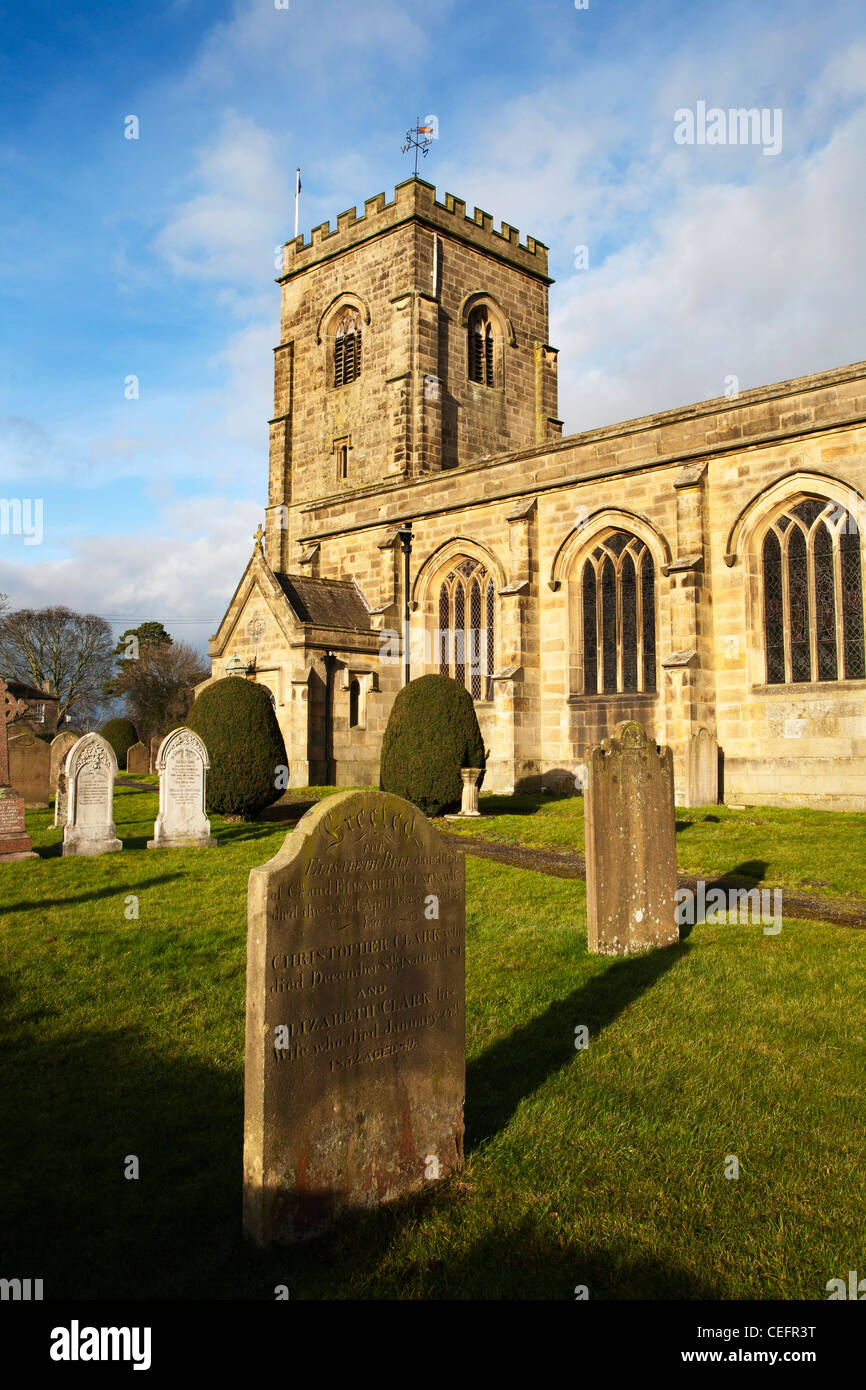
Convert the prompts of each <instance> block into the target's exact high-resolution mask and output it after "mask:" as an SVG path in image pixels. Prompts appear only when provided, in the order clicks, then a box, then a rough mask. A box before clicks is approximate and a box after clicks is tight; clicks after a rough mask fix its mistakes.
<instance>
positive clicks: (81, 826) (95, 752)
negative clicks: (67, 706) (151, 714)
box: [63, 733, 123, 856]
mask: <svg viewBox="0 0 866 1390" xmlns="http://www.w3.org/2000/svg"><path fill="white" fill-rule="evenodd" d="M116 776H117V758H116V757H115V756H114V749H113V748H112V747H111V744H110V743H107V742H106V740H105V739H104V738H103V737H102V735H101V734H96V733H93V734H84V735H83V737H82V738H80V739H79V740H78V742H77V743H76V745H75V747H74V748H70V750H69V752H68V754H67V756H66V796H67V810H66V824H65V825H64V827H63V853H64V854H84V855H88V856H94V855H97V854H111V853H112V852H113V851H115V850H119V849H123V845H122V844H121V842H120V840H118V838H117V834H116V832H115V828H114V779H115V777H116Z"/></svg>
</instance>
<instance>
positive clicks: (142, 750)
mask: <svg viewBox="0 0 866 1390" xmlns="http://www.w3.org/2000/svg"><path fill="white" fill-rule="evenodd" d="M126 770H127V772H130V773H132V775H133V777H141V776H143V775H146V774H147V773H149V772H150V750H149V749H148V746H147V744H146V743H133V744H132V746H131V747H130V748H128V749H127V750H126Z"/></svg>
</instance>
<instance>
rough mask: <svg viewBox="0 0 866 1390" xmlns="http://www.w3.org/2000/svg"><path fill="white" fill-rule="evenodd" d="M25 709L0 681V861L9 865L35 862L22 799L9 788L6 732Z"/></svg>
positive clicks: (18, 793)
mask: <svg viewBox="0 0 866 1390" xmlns="http://www.w3.org/2000/svg"><path fill="white" fill-rule="evenodd" d="M26 711H27V706H26V705H25V703H24V701H23V700H16V699H15V697H14V695H10V694H9V692H8V690H7V689H6V682H5V680H0V861H2V862H4V863H9V862H12V861H14V860H17V859H38V858H39V855H38V854H37V853H36V851H35V850H34V848H33V841H32V840H31V838H30V836H29V835H28V834H27V826H26V821H25V817H24V798H23V797H22V795H21V793H20V792H18V791H16V790H15V788H14V787H12V786H10V785H9V752H8V747H7V737H6V730H7V729H8V727H9V725H10V724H11V722H12V720H13V719H14V718H15V716H16V715H18V714H24V713H26Z"/></svg>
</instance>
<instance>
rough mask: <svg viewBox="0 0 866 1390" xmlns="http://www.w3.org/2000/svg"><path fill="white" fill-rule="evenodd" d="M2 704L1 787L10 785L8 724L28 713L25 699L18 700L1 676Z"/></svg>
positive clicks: (0, 694)
mask: <svg viewBox="0 0 866 1390" xmlns="http://www.w3.org/2000/svg"><path fill="white" fill-rule="evenodd" d="M0 705H2V706H3V733H2V735H0V787H8V785H9V748H8V743H7V735H6V725H7V724H11V723H12V720H13V719H15V718H16V717H17V716H18V715H19V714H26V713H27V706H26V705H25V703H24V701H23V700H16V698H15V696H14V695H10V694H9V691H8V690H7V689H6V682H5V681H4V680H3V679H2V678H0Z"/></svg>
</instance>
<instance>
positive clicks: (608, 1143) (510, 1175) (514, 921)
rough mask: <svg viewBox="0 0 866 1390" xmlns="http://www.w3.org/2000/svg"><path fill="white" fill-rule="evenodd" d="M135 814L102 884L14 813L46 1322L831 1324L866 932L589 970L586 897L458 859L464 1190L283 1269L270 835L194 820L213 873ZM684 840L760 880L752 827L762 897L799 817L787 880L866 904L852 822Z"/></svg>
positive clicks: (865, 995)
mask: <svg viewBox="0 0 866 1390" xmlns="http://www.w3.org/2000/svg"><path fill="white" fill-rule="evenodd" d="M544 800H545V801H547V800H548V799H547V798H544ZM156 809H157V797H156V795H155V794H154V793H152V792H148V793H136V792H133V791H131V790H129V789H123V788H118V790H117V792H116V797H115V815H116V821H117V830H118V834H119V836H120V838H121V839H122V840H123V841H124V850H123V852H122V853H120V854H114V855H106V856H104V857H102V858H100V859H96V860H85V859H62V858H61V857H59V852H58V847H59V839H60V835H59V832H58V831H55V830H54V829H53V827H50V828H49V815H48V813H46V812H34V813H32V814H29V815H28V828H29V829H30V831H31V833H32V834H33V836H34V842H35V844H36V846H37V847H38V848H39V849H40V850H42V852H43V854H45V853H46V850H49V849H50V850H51V851H53V852H50V853H49V854H48V856H47V857H45V858H43V859H42V860H41V861H39V862H36V861H30V862H28V863H20V864H8V865H4V866H2V874H0V989H2V1005H3V1007H2V1012H0V1019H2V1022H0V1028H2V1035H3V1036H2V1043H3V1046H2V1051H0V1096H2V1109H3V1113H2V1123H0V1154H2V1157H0V1165H2V1166H0V1177H2V1198H0V1202H2V1213H3V1215H2V1226H3V1241H2V1245H3V1266H4V1268H3V1270H2V1271H0V1273H3V1274H4V1275H8V1276H11V1275H17V1276H19V1277H28V1276H29V1277H34V1278H43V1279H44V1281H45V1297H46V1298H47V1299H50V1298H95V1297H115V1298H145V1297H164V1298H195V1299H200V1298H205V1299H208V1298H253V1299H258V1298H265V1299H270V1298H273V1294H274V1288H275V1286H276V1285H277V1284H287V1285H288V1287H289V1290H290V1295H291V1297H292V1298H293V1299H299V1298H300V1299H303V1298H409V1299H411V1298H482V1299H484V1298H490V1299H495V1298H517V1299H538V1298H557V1299H558V1298H562V1299H573V1297H574V1288H575V1286H576V1285H578V1284H586V1285H587V1286H588V1288H589V1294H590V1297H591V1298H671V1297H673V1298H707V1297H710V1298H712V1297H721V1298H728V1299H742V1298H784V1299H790V1298H806V1299H818V1300H823V1299H826V1296H827V1295H826V1291H825V1285H826V1283H827V1281H828V1279H830V1278H832V1277H835V1276H837V1275H843V1276H844V1275H845V1274H846V1272H847V1271H848V1270H849V1269H855V1268H857V1269H864V1268H866V1236H864V1234H863V1222H862V1213H863V1209H864V1203H866V1165H864V1138H863V1125H862V1091H863V1075H864V1069H866V1066H864V1064H866V1042H864V1032H866V1009H864V1003H866V935H864V934H863V933H861V932H857V931H851V930H846V929H844V928H840V927H832V926H825V925H820V924H813V923H808V922H801V921H797V922H786V923H785V925H784V928H783V930H782V932H781V934H780V935H779V936H776V937H765V936H764V935H763V934H762V932H761V929H760V927H757V926H756V927H752V926H742V927H739V926H710V925H706V924H704V925H700V926H697V927H695V928H694V929H693V930H692V932H691V934H690V935H689V937H688V939H687V940H685V941H684V942H682V943H681V945H680V946H678V947H674V948H671V949H668V950H665V951H658V952H655V953H648V954H644V955H642V956H637V957H633V958H630V959H625V960H610V959H606V958H600V957H595V956H590V955H588V954H587V951H586V934H585V891H584V885H583V884H582V883H581V882H579V881H575V880H563V879H557V878H551V877H545V876H543V875H541V874H536V873H533V872H528V871H524V870H519V869H512V868H509V867H505V866H502V865H499V864H496V863H493V862H491V861H486V860H478V859H473V858H467V861H466V871H467V1034H468V1075H467V1101H466V1115H467V1162H466V1167H465V1170H464V1172H463V1173H462V1174H461V1175H459V1177H455V1178H453V1179H450V1180H449V1181H447V1182H445V1183H443V1184H441V1185H437V1186H436V1187H435V1188H434V1189H431V1190H430V1191H428V1192H425V1193H424V1195H423V1196H422V1197H420V1198H418V1199H417V1200H412V1201H407V1202H404V1203H402V1204H400V1205H399V1206H396V1207H394V1208H392V1209H389V1210H387V1211H382V1212H379V1213H375V1214H373V1215H368V1216H364V1217H358V1218H350V1219H348V1220H345V1221H344V1222H342V1223H341V1224H340V1225H339V1226H338V1227H337V1228H336V1229H335V1230H334V1231H332V1232H331V1233H329V1234H327V1235H326V1236H323V1237H320V1238H319V1239H317V1240H316V1241H313V1242H311V1243H309V1244H307V1245H304V1246H300V1247H295V1248H287V1249H280V1250H276V1251H274V1250H271V1251H267V1252H265V1253H262V1252H260V1251H256V1250H253V1249H248V1248H246V1247H245V1245H244V1243H243V1241H242V1238H241V1149H242V1115H243V1029H244V965H245V919H246V883H247V876H248V873H249V870H250V868H251V867H252V866H253V865H255V864H260V863H262V862H263V861H264V860H266V859H267V858H269V857H270V856H271V855H272V854H273V853H274V852H275V851H276V849H277V848H278V846H279V845H280V844H281V842H282V839H283V837H284V835H285V833H286V828H287V827H286V826H285V825H284V824H283V825H280V824H277V823H275V822H273V821H268V820H263V821H261V822H258V823H254V824H226V823H225V822H224V821H223V820H221V819H220V818H219V817H217V816H214V817H212V827H213V831H214V833H215V835H216V837H217V839H218V840H219V848H217V849H215V850H211V851H194V850H188V851H184V850H162V851H157V852H154V851H151V852H148V851H146V850H145V848H144V846H145V842H146V840H147V838H148V837H149V836H150V835H151V834H152V826H153V819H154V816H155V813H156ZM580 809H581V802H580V801H579V800H576V801H574V800H573V801H568V802H559V803H555V802H553V801H552V800H551V801H550V804H549V805H546V806H544V808H543V809H542V810H539V812H538V814H537V817H532V818H531V819H532V822H533V825H534V827H535V833H536V834H538V835H539V836H550V837H551V838H550V839H546V840H542V841H540V842H541V843H545V844H548V845H549V844H551V843H553V844H556V845H559V846H560V847H565V842H564V841H563V840H561V839H557V836H559V835H564V834H565V833H566V832H567V831H568V830H569V828H570V829H571V830H572V831H574V830H576V829H577V827H578V825H579V812H580ZM687 814H688V816H689V817H691V818H692V820H693V821H694V823H695V826H696V833H695V835H694V836H693V839H692V841H691V842H689V834H690V832H689V831H681V833H680V836H679V840H680V844H681V846H682V845H683V844H684V843H692V844H693V845H694V846H695V851H694V852H695V853H697V854H699V855H702V856H704V858H703V861H702V866H703V865H705V864H706V862H707V859H708V858H709V859H712V857H713V855H716V856H717V858H719V859H722V860H724V861H725V862H724V867H727V861H728V859H730V857H731V855H739V857H740V858H744V857H747V858H754V857H756V856H758V855H759V854H762V853H763V851H762V850H761V849H759V847H758V846H757V845H756V844H755V842H754V841H751V842H748V844H749V852H748V854H745V853H744V849H745V845H746V843H747V842H746V841H742V842H740V841H738V839H737V836H738V835H740V834H743V835H746V834H747V832H746V830H745V828H744V824H743V819H742V818H743V817H744V816H745V817H748V818H749V819H751V820H754V821H755V822H758V824H759V828H760V823H761V822H763V823H764V828H763V829H761V830H760V834H761V842H760V843H761V844H762V845H764V844H765V845H766V853H767V856H768V858H769V856H770V855H771V853H772V861H771V862H772V867H773V871H774V872H778V873H779V874H781V873H782V872H783V871H784V872H790V869H789V867H788V866H794V865H797V864H801V863H802V862H804V861H805V857H806V849H805V847H804V846H805V838H804V840H803V841H802V842H801V848H800V851H799V857H798V855H797V852H796V851H795V849H793V848H791V847H789V848H788V849H787V850H786V849H785V848H784V845H780V844H779V843H778V841H781V840H782V839H783V837H782V836H781V835H780V834H779V830H778V827H779V825H780V824H785V822H784V821H781V822H780V821H778V820H776V817H777V816H796V817H799V818H801V820H802V824H803V825H804V826H805V825H806V824H807V822H808V823H810V824H813V825H815V823H816V822H817V821H818V820H820V821H821V823H822V825H824V826H827V827H828V831H827V834H826V835H824V834H823V832H819V830H818V829H817V828H816V829H815V830H813V832H812V833H813V834H815V836H816V841H817V843H816V844H815V846H814V847H813V848H812V849H811V850H810V851H809V859H810V861H811V862H812V863H813V865H814V868H813V870H810V872H814V873H815V874H820V877H821V878H824V879H827V880H828V883H829V882H830V880H831V879H832V884H833V885H834V886H835V887H836V891H838V892H840V893H841V892H844V891H845V889H846V887H847V888H859V883H858V879H857V875H856V873H855V874H854V875H853V877H851V878H849V879H847V880H846V878H845V876H844V873H843V871H842V867H841V866H842V865H843V864H845V863H847V864H849V865H851V864H853V863H854V859H855V856H856V858H857V866H858V868H859V863H860V862H862V852H860V851H858V848H857V847H858V845H860V843H861V839H862V836H863V822H864V817H860V816H847V817H832V816H830V815H825V814H822V813H818V812H813V813H805V812H797V813H788V812H785V813H781V812H764V811H760V812H757V811H756V812H739V813H732V814H731V815H730V816H729V815H726V814H725V812H724V808H719V809H718V815H719V823H718V824H716V825H713V826H712V828H710V827H709V826H708V827H707V829H706V830H704V829H703V826H704V825H706V822H705V821H704V820H703V819H702V818H703V815H704V813H703V812H694V811H692V812H688V813H687ZM713 814H716V811H715V810H714V811H713ZM733 815H737V816H738V817H739V819H738V820H737V821H736V823H735V824H731V823H730V822H731V821H733ZM498 819H501V821H502V823H503V827H505V828H508V829H509V831H510V829H511V826H512V824H513V823H516V824H519V825H521V826H522V827H524V829H525V832H529V830H530V815H529V814H528V813H524V814H522V815H519V816H512V817H506V816H502V817H501V818H498ZM506 822H507V827H506V824H505V823H506ZM792 823H793V822H792ZM452 824H453V823H452ZM492 824H493V822H492V821H491V822H490V823H489V825H492ZM846 825H847V826H849V827H850V829H849V832H848V835H849V838H848V839H847V840H846V837H845V826H846ZM773 826H775V827H776V832H775V836H776V839H775V841H774V839H773V831H772V827H773ZM477 827H478V823H477V822H476V825H475V826H474V827H473V830H476V831H477ZM829 827H832V835H831V834H830V830H829ZM714 837H715V839H714ZM509 838H516V836H513V837H512V836H511V835H510V834H509ZM523 842H524V843H527V842H528V841H526V840H524V841H523ZM529 842H531V841H529ZM714 843H715V844H716V846H717V848H716V849H713V845H714ZM786 855H787V857H786ZM133 896H134V898H135V899H137V907H138V917H137V918H135V917H134V916H133V915H131V914H132V912H133V908H134V906H135V904H134V903H133V901H132V897H133ZM580 1024H585V1025H586V1026H587V1027H588V1028H589V1031H590V1043H589V1047H588V1049H587V1050H585V1051H577V1050H575V1047H574V1034H575V1028H576V1027H577V1026H578V1025H580ZM129 1154H135V1155H137V1156H138V1158H139V1161H140V1169H141V1176H140V1178H139V1180H138V1181H127V1180H125V1179H124V1177H123V1169H124V1160H125V1158H126V1156H127V1155H129ZM732 1154H733V1155H736V1156H737V1157H738V1159H739V1163H740V1176H739V1179H737V1180H728V1179H726V1177H725V1162H726V1157H727V1156H728V1155H732Z"/></svg>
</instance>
